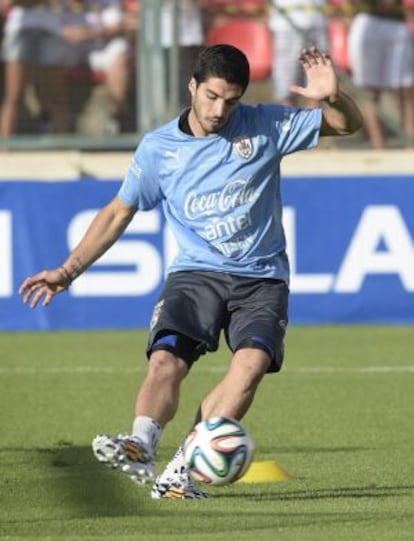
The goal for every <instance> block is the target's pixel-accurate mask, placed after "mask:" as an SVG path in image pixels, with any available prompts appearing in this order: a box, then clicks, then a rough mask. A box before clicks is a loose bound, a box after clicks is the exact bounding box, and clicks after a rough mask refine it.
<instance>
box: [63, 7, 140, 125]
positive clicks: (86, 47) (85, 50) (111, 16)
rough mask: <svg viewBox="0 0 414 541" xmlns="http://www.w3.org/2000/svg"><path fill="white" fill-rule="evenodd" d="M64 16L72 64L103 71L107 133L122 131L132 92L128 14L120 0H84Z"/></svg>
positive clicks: (64, 32)
mask: <svg viewBox="0 0 414 541" xmlns="http://www.w3.org/2000/svg"><path fill="white" fill-rule="evenodd" d="M79 7H80V9H77V10H71V11H68V12H66V13H65V17H64V23H63V28H62V35H63V36H64V37H65V39H66V40H67V41H68V42H69V43H71V44H72V48H71V55H70V62H69V63H70V65H72V66H76V65H87V66H89V68H90V69H91V70H92V71H96V72H104V74H105V84H106V88H107V90H108V96H109V102H110V111H109V114H108V122H107V125H106V132H107V133H111V134H115V133H118V132H119V131H120V129H121V122H122V116H123V114H124V113H125V105H126V100H127V95H128V90H129V79H130V69H129V52H130V48H129V43H128V40H127V39H126V37H125V34H126V14H125V12H124V9H123V6H122V3H121V1H119V0H97V1H93V0H84V1H83V2H81V3H80V5H79Z"/></svg>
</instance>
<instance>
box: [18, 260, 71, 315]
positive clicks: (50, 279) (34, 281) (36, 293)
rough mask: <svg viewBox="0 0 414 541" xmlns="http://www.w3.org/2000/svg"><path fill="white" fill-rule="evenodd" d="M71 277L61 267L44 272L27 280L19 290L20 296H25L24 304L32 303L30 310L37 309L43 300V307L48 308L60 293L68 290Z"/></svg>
mask: <svg viewBox="0 0 414 541" xmlns="http://www.w3.org/2000/svg"><path fill="white" fill-rule="evenodd" d="M70 282H71V280H70V276H69V274H68V273H67V271H65V269H63V268H62V267H59V268H58V269H55V270H44V271H42V272H39V273H38V274H35V275H34V276H30V277H29V278H26V280H25V281H24V282H23V283H22V285H21V286H20V288H19V295H23V303H24V304H27V303H28V302H30V308H36V306H37V305H38V303H39V301H40V300H41V299H42V298H43V303H42V305H43V306H47V305H48V304H50V303H51V302H52V299H53V297H54V296H55V295H57V294H58V293H61V292H62V291H64V290H65V289H67V288H68V287H69V285H70Z"/></svg>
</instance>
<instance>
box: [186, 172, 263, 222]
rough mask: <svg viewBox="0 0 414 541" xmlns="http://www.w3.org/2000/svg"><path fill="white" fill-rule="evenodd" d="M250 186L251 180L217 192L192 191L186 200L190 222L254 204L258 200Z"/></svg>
mask: <svg viewBox="0 0 414 541" xmlns="http://www.w3.org/2000/svg"><path fill="white" fill-rule="evenodd" d="M250 184H251V179H248V180H235V181H233V182H230V183H229V184H227V185H226V186H224V188H223V189H222V190H217V191H215V192H207V193H203V194H198V193H197V192H195V191H191V192H190V193H189V194H188V195H187V197H186V199H185V203H184V213H185V215H186V217H187V218H188V219H189V220H194V219H195V218H197V217H198V216H203V215H204V216H209V215H212V214H216V213H220V214H221V213H224V212H228V211H229V210H232V209H234V208H236V207H240V206H241V205H244V204H246V203H252V202H254V201H255V199H256V193H255V190H254V188H252V186H251V185H250Z"/></svg>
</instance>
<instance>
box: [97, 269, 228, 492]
mask: <svg viewBox="0 0 414 541" xmlns="http://www.w3.org/2000/svg"><path fill="white" fill-rule="evenodd" d="M203 281H204V279H203V278H202V277H201V278H199V277H198V276H197V273H174V274H173V275H172V276H171V277H170V278H169V279H168V280H167V283H166V286H165V288H164V291H163V293H162V295H161V298H160V300H159V302H158V303H157V305H156V306H155V308H154V312H153V316H152V320H151V332H150V337H149V341H148V348H147V356H148V357H149V362H148V371H147V375H146V378H145V380H144V382H143V384H142V385H141V387H140V389H139V392H138V395H137V400H136V410H135V414H136V416H135V419H134V421H133V427H132V433H131V435H127V436H118V437H111V436H107V435H105V434H104V435H99V436H97V437H96V438H95V439H94V441H93V450H94V453H95V456H96V457H97V458H98V460H100V461H101V462H103V463H105V464H107V465H109V466H111V467H113V468H116V469H118V470H119V471H122V472H124V473H126V474H128V475H129V476H130V477H131V478H132V479H133V480H135V481H137V482H139V483H145V482H146V481H148V480H150V479H152V478H153V477H154V465H153V461H154V455H155V449H156V446H157V444H158V441H159V439H160V437H161V433H162V429H163V427H164V426H165V424H166V423H168V422H169V421H170V420H171V419H172V418H173V416H174V415H175V412H176V410H177V407H178V402H179V394H180V385H181V382H182V380H183V379H184V378H185V376H186V375H187V373H188V371H189V369H190V368H191V366H192V364H193V363H194V362H195V361H196V360H197V359H198V357H199V356H200V355H201V354H202V353H204V352H205V350H206V348H208V349H215V348H216V347H217V343H218V335H219V332H220V318H219V311H220V309H221V307H220V303H219V302H218V301H219V299H220V297H219V296H218V294H217V292H216V289H215V288H214V287H211V288H203ZM206 307H207V310H206ZM208 307H210V309H208ZM202 314H205V316H203V315H202ZM190 336H191V338H190ZM184 477H185V479H184V478H183V476H182V475H181V472H180V475H179V479H178V480H177V483H178V481H179V485H180V487H182V485H183V484H184V480H187V481H188V482H190V480H189V478H188V475H186V476H184ZM169 484H170V485H171V484H172V483H171V482H170V483H169ZM161 488H162V490H163V492H162V494H164V493H165V486H163V487H161ZM174 488H175V489H177V486H175V487H174ZM161 497H163V496H161ZM175 497H177V496H175ZM183 497H187V496H186V495H184V496H183Z"/></svg>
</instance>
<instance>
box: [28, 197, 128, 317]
mask: <svg viewBox="0 0 414 541" xmlns="http://www.w3.org/2000/svg"><path fill="white" fill-rule="evenodd" d="M136 211H137V208H136V207H135V206H129V205H126V204H125V203H124V202H123V201H122V200H121V199H120V198H119V197H115V198H114V199H113V200H112V201H111V202H110V203H109V204H108V205H106V206H105V207H104V208H102V209H101V210H100V211H99V212H98V214H97V215H96V216H95V218H94V219H93V221H92V223H91V224H90V226H89V227H88V229H87V230H86V233H85V235H84V236H83V238H82V240H81V241H80V243H79V244H78V245H77V246H76V248H75V249H74V250H73V251H72V253H71V254H70V255H69V257H68V258H67V259H66V261H65V262H64V263H63V264H62V265H61V266H60V267H58V268H56V269H50V270H43V271H41V272H39V273H38V274H35V275H34V276H30V277H29V278H26V280H25V281H24V282H23V283H22V285H21V286H20V289H19V294H20V295H23V302H24V303H25V304H26V303H29V302H30V307H31V308H35V307H36V306H37V304H38V303H39V301H40V300H41V299H42V298H43V303H42V304H43V306H47V305H48V304H50V303H51V301H52V299H53V297H54V296H55V295H57V294H58V293H61V292H62V291H64V290H65V289H67V288H68V287H69V285H70V284H71V282H72V281H73V280H74V279H75V278H77V277H78V276H79V275H80V274H82V272H84V271H85V270H86V269H87V268H88V267H89V266H90V265H92V263H94V261H96V260H97V259H99V257H101V256H102V255H103V254H104V253H105V252H106V251H107V250H108V249H109V248H110V247H111V246H112V245H113V244H114V243H115V241H116V240H118V238H119V237H120V236H121V235H122V233H123V232H124V231H125V229H126V227H127V226H128V224H129V223H130V221H131V220H132V218H133V216H134V214H135V213H136Z"/></svg>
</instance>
